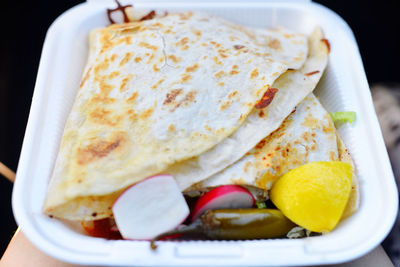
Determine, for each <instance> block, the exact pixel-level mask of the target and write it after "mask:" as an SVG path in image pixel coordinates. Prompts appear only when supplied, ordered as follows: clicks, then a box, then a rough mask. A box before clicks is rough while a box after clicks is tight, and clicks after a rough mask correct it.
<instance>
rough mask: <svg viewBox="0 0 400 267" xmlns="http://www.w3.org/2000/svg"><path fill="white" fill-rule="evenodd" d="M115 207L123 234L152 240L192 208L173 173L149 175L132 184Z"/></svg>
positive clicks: (171, 228)
mask: <svg viewBox="0 0 400 267" xmlns="http://www.w3.org/2000/svg"><path fill="white" fill-rule="evenodd" d="M112 210H113V213H114V218H115V222H116V224H117V226H118V229H119V230H120V232H121V235H122V236H123V238H124V239H131V240H151V239H152V238H154V237H155V236H157V235H159V234H161V233H164V232H166V231H170V230H173V229H175V228H176V227H177V226H179V225H180V224H182V222H184V221H185V220H186V218H187V217H188V216H189V207H188V205H187V203H186V201H185V198H184V197H183V195H182V193H181V191H180V190H179V187H178V185H177V183H176V181H175V179H174V178H173V177H172V176H171V175H156V176H152V177H148V178H146V179H144V180H142V181H140V182H138V183H136V184H134V185H132V186H130V187H129V188H128V189H126V190H125V191H124V192H123V193H122V194H121V195H120V196H119V197H118V199H117V200H116V201H115V202H114V205H113V207H112Z"/></svg>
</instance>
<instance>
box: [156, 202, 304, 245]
mask: <svg viewBox="0 0 400 267" xmlns="http://www.w3.org/2000/svg"><path fill="white" fill-rule="evenodd" d="M295 226H296V225H295V224H294V223H293V222H291V221H290V220H289V219H287V218H286V217H285V216H284V215H283V214H282V212H281V211H279V210H277V209H258V208H254V209H220V210H208V211H206V212H205V213H204V214H203V215H202V216H201V217H200V218H199V219H197V220H196V221H194V222H193V223H192V224H190V225H188V226H182V227H181V228H179V229H178V230H173V231H169V232H166V233H163V234H161V235H159V236H157V237H155V238H154V239H153V240H152V241H151V244H150V246H151V248H152V249H156V248H157V246H156V245H155V241H157V240H159V239H161V238H164V237H166V236H172V235H177V234H192V235H193V234H194V235H196V234H197V235H199V234H202V235H203V236H205V237H207V238H209V239H216V240H243V239H266V238H276V237H282V236H285V235H286V234H287V233H288V232H289V231H290V230H291V229H292V228H293V227H295Z"/></svg>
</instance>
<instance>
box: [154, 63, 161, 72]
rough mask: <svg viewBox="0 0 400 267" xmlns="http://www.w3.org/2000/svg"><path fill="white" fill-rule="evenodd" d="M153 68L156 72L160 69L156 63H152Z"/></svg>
mask: <svg viewBox="0 0 400 267" xmlns="http://www.w3.org/2000/svg"><path fill="white" fill-rule="evenodd" d="M153 70H154V71H155V72H158V71H160V69H159V68H158V67H157V65H156V64H154V65H153Z"/></svg>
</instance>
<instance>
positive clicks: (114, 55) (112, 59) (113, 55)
mask: <svg viewBox="0 0 400 267" xmlns="http://www.w3.org/2000/svg"><path fill="white" fill-rule="evenodd" d="M117 57H118V55H117V54H112V55H111V57H110V60H111V62H114V61H115V60H116V59H117Z"/></svg>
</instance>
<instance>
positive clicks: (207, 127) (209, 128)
mask: <svg viewBox="0 0 400 267" xmlns="http://www.w3.org/2000/svg"><path fill="white" fill-rule="evenodd" d="M204 129H206V130H207V131H209V132H211V131H212V128H211V127H210V126H208V125H204Z"/></svg>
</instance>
